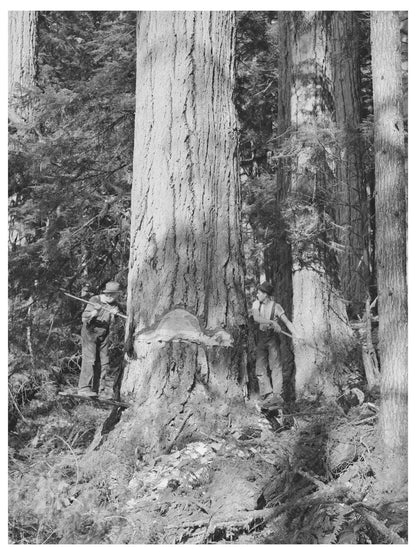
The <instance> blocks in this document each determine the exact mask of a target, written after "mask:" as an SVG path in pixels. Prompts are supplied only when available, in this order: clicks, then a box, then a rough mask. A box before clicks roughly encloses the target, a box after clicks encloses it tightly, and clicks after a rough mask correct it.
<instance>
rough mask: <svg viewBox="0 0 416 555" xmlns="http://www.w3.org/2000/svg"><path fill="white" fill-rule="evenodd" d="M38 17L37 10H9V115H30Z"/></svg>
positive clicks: (24, 117)
mask: <svg viewBox="0 0 416 555" xmlns="http://www.w3.org/2000/svg"><path fill="white" fill-rule="evenodd" d="M36 19H37V14H36V12H34V11H19V12H13V11H11V12H9V118H10V119H11V120H12V121H13V123H16V122H19V121H21V120H27V119H28V117H29V115H30V102H29V97H28V92H29V90H30V89H31V88H32V87H33V86H34V84H35V73H36V66H35V59H36V58H35V52H36Z"/></svg>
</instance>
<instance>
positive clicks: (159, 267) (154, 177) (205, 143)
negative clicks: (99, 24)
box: [121, 12, 247, 450]
mask: <svg viewBox="0 0 416 555" xmlns="http://www.w3.org/2000/svg"><path fill="white" fill-rule="evenodd" d="M234 40H235V21H234V15H233V13H232V12H203V13H198V12H143V13H141V14H140V15H139V21H138V39H137V41H138V44H137V52H138V61H137V76H138V81H137V91H136V95H137V97H136V132H135V150H134V168H133V172H134V174H133V175H134V177H133V190H132V224H131V252H130V268H129V284H128V314H129V320H128V338H127V344H128V346H129V348H128V357H129V358H128V363H127V366H126V369H125V375H124V379H123V383H122V390H121V393H122V395H124V396H125V397H131V398H132V399H133V400H134V404H135V408H134V410H133V409H132V412H130V420H129V426H130V428H129V429H130V432H129V434H131V436H134V437H138V438H141V441H143V442H144V444H145V445H146V446H148V447H149V446H150V449H152V450H159V449H162V450H163V449H165V450H166V449H169V447H170V446H171V445H172V442H174V441H176V438H177V435H178V434H179V433H181V434H182V435H185V436H186V435H187V436H192V435H193V434H198V433H199V432H200V431H203V430H205V431H207V430H208V431H209V430H212V429H213V428H215V426H217V425H222V424H223V423H224V422H225V421H226V420H227V419H228V415H229V413H230V405H232V404H233V403H235V402H236V401H241V400H242V399H243V386H244V384H245V382H246V379H247V377H246V361H245V357H246V355H245V349H244V343H245V335H246V330H245V326H246V310H245V301H244V287H243V271H242V255H241V239H240V220H239V218H240V215H239V210H240V197H239V176H238V168H237V158H236V149H237V137H236V118H235V113H234V106H233V102H232V93H233V87H234ZM133 413H134V416H133ZM227 421H228V420H227Z"/></svg>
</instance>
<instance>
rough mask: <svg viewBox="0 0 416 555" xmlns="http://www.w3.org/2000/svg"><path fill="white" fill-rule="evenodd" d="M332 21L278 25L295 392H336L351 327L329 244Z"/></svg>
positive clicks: (322, 17) (290, 20) (315, 15)
mask: <svg viewBox="0 0 416 555" xmlns="http://www.w3.org/2000/svg"><path fill="white" fill-rule="evenodd" d="M329 22H330V20H329V15H328V14H325V13H322V12H288V13H286V14H282V16H281V26H280V29H281V37H282V40H283V42H284V44H285V50H284V51H285V52H286V53H287V54H286V57H285V58H284V59H283V64H284V67H283V69H282V72H281V75H282V79H284V82H283V83H282V85H283V86H284V85H285V83H286V87H288V88H287V89H286V90H284V89H283V92H282V95H281V102H280V105H279V112H280V114H279V120H280V121H281V126H282V127H281V129H280V130H279V135H280V136H281V137H282V146H281V152H282V154H283V157H282V160H283V162H282V164H283V166H284V167H283V169H282V173H283V174H286V176H284V177H283V178H281V181H280V183H279V190H280V198H281V200H282V206H281V218H282V221H283V225H284V226H286V230H287V234H288V241H289V242H290V245H291V253H290V254H288V253H281V254H282V259H283V260H290V259H291V260H292V268H291V271H292V290H293V322H294V324H295V327H296V328H297V330H298V333H299V335H300V336H301V337H302V340H301V341H299V342H297V343H296V344H295V348H294V353H295V365H296V393H297V395H298V396H299V395H304V394H308V393H322V392H324V393H325V394H326V395H332V394H334V393H335V392H336V387H335V382H336V357H339V356H340V353H341V352H342V351H343V350H345V348H346V346H347V344H348V340H349V338H350V335H351V332H350V329H349V326H348V320H347V315H346V308H345V304H344V302H343V300H342V299H341V298H340V293H339V277H338V267H337V262H336V258H335V256H334V253H333V250H332V249H331V245H332V243H333V238H334V232H333V217H334V214H333V210H332V205H331V195H332V192H333V187H334V176H335V172H336V161H335V156H334V154H335V153H334V147H333V145H331V142H330V141H327V139H326V137H327V135H328V134H329V133H328V131H329V130H330V129H331V128H332V127H333V119H332V114H333V94H332V91H333V76H332V74H331V64H330V59H329V56H328V50H329V46H330V45H329V37H328V30H329ZM283 76H284V77H283ZM283 199H285V200H283ZM286 274H287V272H286ZM285 281H286V282H287V275H286V276H285V277H284V278H282V279H281V282H282V283H284V282H285ZM335 353H337V355H335Z"/></svg>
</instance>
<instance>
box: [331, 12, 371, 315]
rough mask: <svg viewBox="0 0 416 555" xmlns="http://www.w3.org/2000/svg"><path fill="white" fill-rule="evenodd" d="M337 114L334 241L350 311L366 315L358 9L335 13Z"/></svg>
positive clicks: (334, 68) (367, 278)
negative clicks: (337, 155) (337, 144)
mask: <svg viewBox="0 0 416 555" xmlns="http://www.w3.org/2000/svg"><path fill="white" fill-rule="evenodd" d="M331 22H332V25H331V36H332V40H331V44H332V55H331V59H332V67H333V80H334V101H335V118H336V123H337V128H338V130H339V132H340V136H339V160H338V163H337V200H336V212H335V218H336V224H337V227H336V240H337V243H339V245H340V252H339V253H338V260H339V275H340V282H341V291H342V294H343V296H344V298H345V299H346V300H347V302H348V306H349V310H350V313H351V315H353V316H355V317H356V316H357V315H362V314H363V312H364V307H365V302H366V299H367V297H368V295H369V290H368V285H369V272H368V248H367V221H368V218H367V194H366V189H365V183H364V171H363V162H362V156H363V145H362V141H361V133H360V123H361V117H360V114H361V108H360V92H361V91H360V66H359V35H358V29H359V23H358V16H357V14H356V13H354V12H334V13H333V15H332V17H331Z"/></svg>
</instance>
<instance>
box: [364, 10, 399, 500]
mask: <svg viewBox="0 0 416 555" xmlns="http://www.w3.org/2000/svg"><path fill="white" fill-rule="evenodd" d="M371 43H372V69H373V94H374V124H375V127H374V140H375V168H376V265H377V285H378V307H379V318H380V324H379V351H380V363H381V407H380V434H381V451H382V457H383V472H382V482H383V486H384V487H385V488H386V489H390V490H397V489H398V488H399V487H400V486H402V485H403V484H405V483H406V481H407V409H408V406H407V281H406V210H407V208H406V179H405V156H406V153H405V142H404V131H403V107H402V102H403V91H402V79H401V59H400V24H399V15H398V12H372V14H371Z"/></svg>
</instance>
